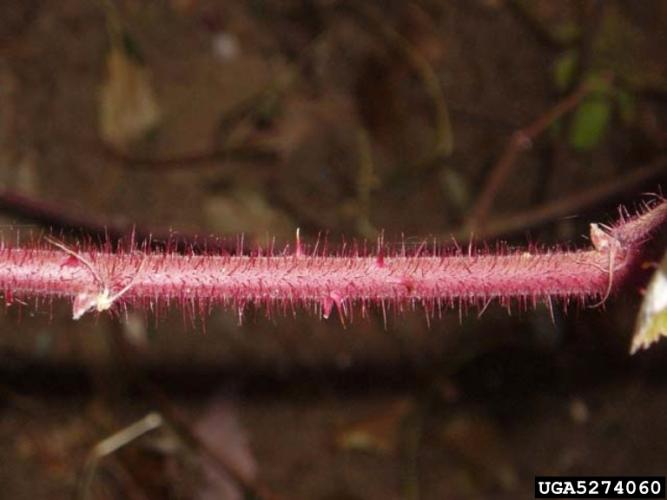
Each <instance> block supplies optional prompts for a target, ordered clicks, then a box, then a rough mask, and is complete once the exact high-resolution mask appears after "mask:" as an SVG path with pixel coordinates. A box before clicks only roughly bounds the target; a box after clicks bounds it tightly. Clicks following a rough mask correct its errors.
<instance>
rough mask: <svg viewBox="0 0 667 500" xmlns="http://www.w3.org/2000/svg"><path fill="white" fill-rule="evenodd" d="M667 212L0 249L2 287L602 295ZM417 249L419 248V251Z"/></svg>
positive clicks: (362, 300) (249, 293) (326, 307)
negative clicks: (537, 244) (570, 228)
mask: <svg viewBox="0 0 667 500" xmlns="http://www.w3.org/2000/svg"><path fill="white" fill-rule="evenodd" d="M666 219H667V203H666V202H655V203H653V206H651V207H650V208H647V209H646V210H645V211H644V212H643V213H642V214H641V215H637V216H634V217H628V216H623V217H621V220H620V221H619V222H618V223H617V224H616V225H614V226H612V227H608V228H606V229H604V230H603V229H601V228H600V226H598V225H596V224H592V225H591V240H592V242H593V247H592V248H590V249H587V250H573V251H565V250H537V249H529V250H507V249H506V250H504V251H500V252H499V253H496V254H492V253H488V252H487V253H478V252H476V251H474V250H470V251H469V252H468V251H461V250H454V251H438V250H436V251H433V252H430V253H427V252H423V251H421V250H417V251H416V252H414V254H413V255H404V253H403V252H401V253H400V254H394V255H386V256H385V250H384V249H383V248H380V251H379V253H378V254H377V255H371V256H360V255H350V254H349V252H347V253H343V254H342V255H307V254H306V253H305V252H304V251H303V249H302V248H301V246H300V244H299V242H298V240H297V250H296V252H295V253H294V254H292V255H271V254H266V255H260V256H220V255H189V256H188V255H178V254H173V253H169V252H149V253H142V252H131V253H128V252H118V253H111V252H103V251H100V250H99V249H86V250H83V251H81V252H75V251H73V250H68V249H67V248H66V247H64V246H53V245H49V246H48V247H40V248H11V247H7V246H3V247H2V248H1V249H0V290H4V293H5V297H6V301H7V302H8V303H9V302H12V299H13V298H14V297H25V298H30V297H67V298H70V299H73V301H74V317H75V318H76V319H78V317H80V316H81V315H82V314H84V313H86V312H89V311H98V312H101V311H104V310H107V309H110V308H111V307H112V306H115V305H118V304H124V303H126V302H130V303H134V304H137V305H144V306H148V307H149V308H156V307H159V306H161V305H165V304H170V303H172V302H178V303H180V304H182V305H188V306H190V305H191V306H192V308H193V311H194V312H198V313H199V312H200V313H205V312H207V311H208V310H209V308H210V307H211V306H212V305H215V304H221V305H227V306H232V307H236V308H238V309H239V311H240V312H242V310H243V307H244V306H245V305H246V304H259V305H263V306H266V307H268V308H269V310H271V309H275V308H278V309H282V310H284V311H292V310H293V309H294V307H295V306H307V307H314V308H315V310H316V311H318V312H319V313H321V314H323V315H324V316H325V317H328V316H329V314H330V312H331V311H332V310H333V308H334V307H335V308H336V309H337V310H338V312H339V314H340V316H341V319H344V318H346V317H348V316H350V315H351V314H352V306H355V305H356V306H361V311H362V314H365V313H366V310H367V308H368V307H371V306H378V307H381V308H382V309H383V311H385V312H386V310H385V307H386V306H393V307H396V308H397V309H399V310H401V309H402V308H404V307H412V306H416V305H422V306H423V307H424V308H425V309H426V311H427V316H431V315H432V314H433V313H434V312H436V311H441V310H442V309H444V308H447V307H450V306H456V305H459V306H460V305H463V306H466V305H478V306H480V307H483V308H486V306H487V305H488V303H489V302H490V301H491V300H493V299H498V300H499V301H500V302H501V303H503V304H506V305H509V303H510V302H511V301H512V300H513V299H518V301H519V302H520V303H523V304H533V303H536V302H537V301H539V300H544V301H547V303H548V304H550V303H551V302H550V300H551V299H552V298H555V299H564V300H566V301H567V300H570V299H575V300H577V301H580V302H585V301H587V300H589V301H590V300H595V301H602V300H604V299H605V298H606V297H607V296H608V295H609V293H610V292H611V291H612V289H614V288H616V287H617V286H618V285H619V283H621V282H622V280H623V279H624V278H625V277H626V276H627V275H628V274H629V273H630V272H631V271H632V263H633V258H634V256H636V255H637V253H638V252H639V250H640V247H641V245H642V244H643V243H644V242H645V241H646V240H647V239H648V237H649V236H650V234H651V233H652V232H653V231H655V230H656V228H657V227H659V226H660V225H661V224H662V223H663V222H664V221H665V220H666ZM422 250H423V249H422Z"/></svg>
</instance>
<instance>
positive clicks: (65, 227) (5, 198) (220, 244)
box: [0, 190, 236, 252]
mask: <svg viewBox="0 0 667 500" xmlns="http://www.w3.org/2000/svg"><path fill="white" fill-rule="evenodd" d="M0 210H2V211H3V212H6V213H9V214H12V215H14V216H17V217H20V218H22V219H27V220H29V221H32V222H35V223H37V224H40V225H43V226H45V227H48V228H50V229H51V230H52V231H54V232H56V233H57V232H59V231H60V232H64V233H67V235H68V236H77V237H83V238H93V239H96V240H98V241H105V242H108V243H110V244H112V245H115V244H117V243H118V242H120V241H125V240H127V239H129V238H134V240H135V241H137V242H150V244H151V246H153V247H154V248H157V247H162V246H164V245H165V244H166V245H167V246H169V247H170V248H172V249H173V250H175V251H178V252H185V251H190V250H193V249H196V248H198V247H199V246H202V247H204V246H205V247H206V248H207V249H208V250H210V251H214V250H221V251H222V250H224V251H229V252H233V251H235V250H236V243H235V242H226V241H223V240H218V239H210V240H209V239H206V240H205V242H204V241H202V240H201V239H200V238H199V236H198V235H197V234H194V233H191V232H185V233H183V232H178V233H175V232H173V231H171V230H168V229H165V228H154V229H149V228H145V227H140V226H136V225H134V224H129V223H127V224H123V223H118V222H116V221H113V220H110V219H104V218H101V217H95V216H88V215H83V214H81V213H80V212H78V211H77V210H75V209H74V208H73V207H67V206H66V205H64V204H63V203H60V202H58V203H55V202H54V203H49V202H45V201H42V200H39V199H35V198H31V197H29V196H26V195H24V194H22V193H18V192H15V191H11V190H4V191H0Z"/></svg>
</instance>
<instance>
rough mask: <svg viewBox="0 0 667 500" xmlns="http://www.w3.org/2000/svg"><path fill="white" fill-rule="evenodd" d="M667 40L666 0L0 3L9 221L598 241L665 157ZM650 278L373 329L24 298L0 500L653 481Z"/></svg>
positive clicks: (2, 206)
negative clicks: (645, 288)
mask: <svg viewBox="0 0 667 500" xmlns="http://www.w3.org/2000/svg"><path fill="white" fill-rule="evenodd" d="M665 47H667V3H665V2H662V1H659V0H655V1H650V0H646V1H641V2H634V1H622V0H608V1H601V0H572V1H558V2H554V1H551V0H535V1H527V0H440V1H438V0H415V1H386V2H381V1H372V2H357V1H353V0H313V1H307V0H229V1H226V2H216V1H203V0H161V1H153V2H135V1H131V0H119V1H115V0H97V1H91V0H60V1H46V0H22V1H19V0H5V1H4V2H2V5H1V6H0V226H1V227H0V230H1V231H2V235H3V238H5V239H11V240H12V241H13V240H14V239H15V238H16V237H17V236H16V229H17V228H18V229H19V230H20V237H21V238H27V239H29V238H30V237H34V236H36V235H39V234H40V233H41V232H43V231H45V230H49V229H53V230H54V231H56V232H61V231H62V234H63V235H64V237H68V236H70V235H71V236H74V237H79V238H80V237H85V238H90V239H91V240H92V241H98V240H104V238H107V237H109V238H112V239H114V238H117V237H120V236H122V235H124V234H125V235H127V234H129V232H130V231H131V228H132V227H133V226H134V227H135V228H136V231H137V232H138V233H139V234H140V235H148V234H153V235H156V236H157V237H161V236H164V235H167V234H169V231H170V230H173V231H174V232H175V234H176V235H182V236H183V237H184V238H188V239H191V238H193V237H194V236H195V235H198V236H199V237H207V236H209V235H232V238H231V241H232V242H234V241H235V240H234V235H237V234H239V233H244V235H245V236H244V238H245V241H246V244H247V245H248V247H251V246H253V245H262V246H266V244H267V242H270V241H271V238H273V237H275V238H276V241H277V242H279V244H285V243H287V242H291V241H293V238H294V232H295V228H296V227H300V228H301V234H302V236H303V235H305V236H303V237H304V238H305V239H307V240H310V241H314V240H315V239H316V238H317V236H318V233H320V231H322V234H327V235H328V239H329V241H330V245H331V246H332V247H336V246H338V245H339V244H340V242H341V241H342V238H343V237H344V238H345V239H346V240H347V241H352V240H353V239H357V240H358V241H363V240H368V241H370V242H372V243H373V242H375V239H376V238H377V237H378V236H379V235H380V234H382V231H384V238H385V240H386V241H394V242H401V240H402V239H403V241H405V242H406V243H407V244H408V245H419V244H420V243H421V242H422V241H423V239H424V238H429V241H430V239H431V238H434V237H435V238H437V239H438V240H439V241H447V240H449V239H450V237H451V236H452V235H453V236H455V237H456V239H457V240H458V241H461V242H462V243H463V244H467V241H468V238H469V236H470V234H471V233H474V234H475V238H476V239H478V240H482V241H485V240H488V241H494V240H495V239H497V238H502V239H505V240H507V241H509V242H510V243H512V244H525V243H527V242H539V243H543V244H554V243H558V242H568V243H573V244H575V245H579V246H584V245H586V244H587V241H586V240H585V239H584V238H582V237H581V235H583V234H586V232H587V223H588V222H590V221H599V222H609V221H611V220H613V219H614V217H615V216H616V214H617V211H616V208H617V206H618V205H619V204H621V203H625V204H626V205H627V206H628V207H629V208H632V207H633V206H634V205H633V203H636V202H637V201H638V200H641V195H642V193H645V192H647V191H651V192H655V191H656V190H657V189H658V188H659V186H660V183H661V181H662V182H664V181H665V180H666V179H667V175H666V173H665V172H666V170H667V59H666V58H665ZM211 241H215V240H211ZM491 247H493V245H491ZM639 292H640V290H638V289H637V288H633V289H629V290H625V291H624V293H623V294H622V295H620V296H619V297H616V298H614V299H612V300H610V301H609V302H608V303H607V304H606V306H605V308H604V309H582V308H576V307H570V308H568V309H567V311H566V310H564V309H563V308H556V310H555V318H554V321H552V319H551V317H550V314H549V311H548V310H547V309H546V308H544V307H541V306H539V307H537V309H536V310H530V311H519V310H516V311H513V314H512V315H511V316H508V314H507V312H506V311H505V310H504V309H501V308H499V307H495V306H493V305H492V306H490V307H489V308H488V309H487V310H486V311H485V312H484V314H483V315H482V317H481V318H478V317H477V311H469V312H467V314H463V315H462V317H459V314H458V311H452V312H449V313H447V314H446V315H444V317H443V318H442V319H440V320H437V321H435V322H431V324H430V327H429V326H427V325H426V321H425V318H424V314H422V313H420V312H419V311H417V312H410V311H406V312H405V313H403V314H401V315H399V316H395V317H394V316H392V317H390V318H389V321H388V327H387V329H386V330H385V328H384V327H383V321H382V317H381V315H372V316H371V317H370V318H369V319H365V320H364V319H358V320H355V322H354V323H353V324H352V325H348V326H347V328H345V329H343V328H342V327H341V325H340V322H338V320H337V318H335V317H333V316H332V318H330V319H328V320H322V319H320V318H316V317H313V315H312V314H311V313H310V312H308V311H302V312H299V313H298V314H297V315H296V317H295V318H293V317H292V316H291V315H290V316H287V317H286V316H283V315H281V314H277V315H272V316H271V317H270V318H266V315H265V314H264V312H263V311H261V310H252V309H251V308H249V309H248V310H247V311H246V315H245V318H244V321H243V324H242V325H240V326H239V324H238V315H237V312H236V311H215V312H214V313H213V314H212V315H211V316H210V317H209V318H207V319H206V320H205V321H203V322H196V324H190V323H189V320H187V321H183V318H184V316H185V317H186V318H187V315H186V314H184V312H183V311H181V310H180V308H179V306H176V307H175V308H174V310H173V311H172V312H171V313H170V314H168V315H166V316H161V317H160V318H158V319H157V321H156V319H155V317H154V316H153V315H152V314H151V313H150V312H147V311H138V312H137V313H136V314H135V313H131V314H130V315H129V316H128V317H127V319H126V320H125V319H124V320H123V321H119V320H118V319H117V318H112V317H110V316H108V315H106V314H102V315H100V316H99V317H98V318H95V317H93V316H91V317H88V318H85V319H84V320H82V321H79V322H73V321H71V320H70V311H69V309H68V304H65V303H59V302H56V303H53V304H49V303H46V304H33V303H30V304H28V305H27V306H25V307H22V308H18V307H16V305H15V306H12V307H10V308H8V309H7V311H6V312H5V313H4V314H3V315H1V317H0V485H2V487H1V490H2V491H1V492H0V497H2V498H8V499H9V498H11V499H23V498H26V499H28V498H30V499H33V498H49V499H60V498H72V497H73V495H74V496H75V498H81V499H97V498H102V499H116V498H132V499H158V498H160V499H161V498H174V499H214V498H223V499H227V498H228V499H243V498H251V497H252V498H260V499H274V498H282V499H315V500H338V499H340V500H343V499H360V500H362V499H408V500H417V499H430V498H439V499H445V500H447V499H459V498H501V499H504V498H506V499H510V498H531V497H532V485H533V477H534V475H536V474H542V475H549V474H569V475H577V474H579V475H592V474H607V475H613V474H617V475H623V474H625V475H629V474H660V475H664V474H665V471H666V470H667V419H665V418H664V415H665V413H666V412H667V376H666V375H667V368H665V367H666V366H667V363H666V362H667V344H658V345H657V346H656V347H655V348H653V349H652V350H651V351H649V352H648V353H644V354H641V355H636V356H634V357H632V358H631V357H629V356H628V349H629V339H630V335H631V333H632V328H633V325H634V321H635V315H636V311H637V308H638V304H639V301H640V293H639ZM19 309H21V310H20V311H19Z"/></svg>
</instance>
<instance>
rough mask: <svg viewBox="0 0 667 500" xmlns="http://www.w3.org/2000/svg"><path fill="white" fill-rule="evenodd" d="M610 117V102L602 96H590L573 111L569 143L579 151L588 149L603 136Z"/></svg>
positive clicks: (595, 144) (594, 145)
mask: <svg viewBox="0 0 667 500" xmlns="http://www.w3.org/2000/svg"><path fill="white" fill-rule="evenodd" d="M610 118H611V102H610V101H609V99H607V98H606V97H604V96H597V95H596V96H591V97H589V98H588V99H586V100H585V101H584V102H582V103H581V104H580V105H579V107H578V108H577V110H576V111H575V113H574V117H573V120H572V126H571V128H570V134H569V141H570V145H571V146H572V147H573V148H574V149H576V150H579V151H590V150H591V149H593V148H595V147H596V146H597V145H598V144H599V143H600V140H601V139H602V138H603V137H604V135H605V132H606V131H607V127H608V126H609V119H610Z"/></svg>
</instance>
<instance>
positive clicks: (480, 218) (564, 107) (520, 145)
mask: <svg viewBox="0 0 667 500" xmlns="http://www.w3.org/2000/svg"><path fill="white" fill-rule="evenodd" d="M591 90H592V88H591V86H590V85H589V84H586V83H584V84H581V85H580V86H579V87H578V88H577V89H576V90H575V91H574V92H572V93H571V94H570V95H568V96H567V97H565V98H564V99H561V100H560V101H558V102H557V103H556V104H555V105H554V106H553V107H551V108H550V109H549V110H547V111H546V112H545V113H543V114H542V115H540V116H539V117H538V118H537V119H536V120H534V121H533V122H532V123H531V124H530V125H528V126H527V127H525V128H522V129H521V130H518V131H516V132H514V134H512V137H511V138H510V140H509V142H508V143H507V146H506V147H505V150H504V151H503V154H502V155H501V156H500V158H499V159H498V161H497V162H496V163H495V165H494V166H493V167H492V168H491V173H490V174H489V176H488V177H487V181H486V183H485V184H484V187H483V188H482V191H481V193H480V195H479V197H478V198H477V201H476V203H475V205H474V206H473V207H472V209H471V211H470V216H469V219H468V221H467V230H468V231H469V232H470V231H472V232H477V231H478V230H480V229H483V227H484V221H485V218H486V216H487V213H488V211H489V210H490V208H491V206H492V205H493V201H494V200H495V198H496V195H497V194H498V192H499V191H500V189H501V188H502V186H503V185H504V183H505V181H506V180H507V178H508V177H509V175H510V173H511V172H512V169H513V167H514V164H515V162H516V160H517V158H518V157H519V155H520V154H521V153H522V152H523V151H525V150H527V149H529V148H530V147H531V146H532V143H533V142H534V141H535V139H537V137H538V136H539V135H540V134H542V133H543V132H544V131H545V130H546V129H547V128H548V127H549V126H550V125H551V124H552V123H554V122H555V121H556V120H558V119H559V118H560V117H562V116H563V115H565V114H566V113H568V112H570V111H572V110H573V109H574V108H576V107H577V105H578V104H579V103H580V102H581V100H582V99H583V98H584V97H585V96H586V95H588V93H589V92H591Z"/></svg>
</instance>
